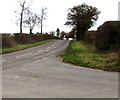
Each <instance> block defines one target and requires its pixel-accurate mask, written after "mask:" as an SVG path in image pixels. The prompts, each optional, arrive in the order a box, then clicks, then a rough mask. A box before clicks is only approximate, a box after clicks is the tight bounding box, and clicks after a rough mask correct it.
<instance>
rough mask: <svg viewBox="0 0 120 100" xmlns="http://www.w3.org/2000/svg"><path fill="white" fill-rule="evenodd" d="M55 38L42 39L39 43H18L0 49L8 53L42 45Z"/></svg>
mask: <svg viewBox="0 0 120 100" xmlns="http://www.w3.org/2000/svg"><path fill="white" fill-rule="evenodd" d="M54 40H55V39H51V40H45V41H40V42H37V43H33V44H17V45H16V46H15V47H12V48H4V49H0V52H2V53H3V54H4V53H8V52H14V51H19V50H23V49H26V48H30V47H34V46H38V45H42V44H45V43H48V42H51V41H54Z"/></svg>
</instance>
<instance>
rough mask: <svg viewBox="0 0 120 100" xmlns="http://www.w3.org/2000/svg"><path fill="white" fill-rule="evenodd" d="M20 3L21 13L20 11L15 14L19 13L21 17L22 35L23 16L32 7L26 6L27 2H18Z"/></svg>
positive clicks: (21, 0)
mask: <svg viewBox="0 0 120 100" xmlns="http://www.w3.org/2000/svg"><path fill="white" fill-rule="evenodd" d="M18 3H19V4H20V8H21V10H20V12H18V11H14V12H15V13H17V14H18V15H19V21H20V22H19V23H20V33H22V26H23V15H24V12H25V11H26V10H27V9H28V8H29V6H30V5H28V6H26V5H25V4H26V0H20V1H18Z"/></svg>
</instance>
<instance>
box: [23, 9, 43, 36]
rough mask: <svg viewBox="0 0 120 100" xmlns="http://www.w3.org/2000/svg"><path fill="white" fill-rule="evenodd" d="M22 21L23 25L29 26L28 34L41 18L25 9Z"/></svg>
mask: <svg viewBox="0 0 120 100" xmlns="http://www.w3.org/2000/svg"><path fill="white" fill-rule="evenodd" d="M23 23H24V27H26V28H29V30H30V34H32V30H33V29H34V28H35V27H36V26H38V25H39V24H40V23H41V19H40V16H39V15H37V14H36V13H33V12H32V11H31V10H27V11H26V13H25V19H24V21H23Z"/></svg>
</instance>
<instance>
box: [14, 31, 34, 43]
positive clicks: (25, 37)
mask: <svg viewBox="0 0 120 100" xmlns="http://www.w3.org/2000/svg"><path fill="white" fill-rule="evenodd" d="M14 40H15V41H16V43H18V44H28V43H35V41H34V40H33V39H32V38H31V35H30V34H18V33H15V34H14Z"/></svg>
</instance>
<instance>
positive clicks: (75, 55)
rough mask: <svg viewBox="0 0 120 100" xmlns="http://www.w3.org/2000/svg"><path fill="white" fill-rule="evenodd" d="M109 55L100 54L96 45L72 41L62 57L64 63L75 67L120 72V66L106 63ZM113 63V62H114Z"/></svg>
mask: <svg viewBox="0 0 120 100" xmlns="http://www.w3.org/2000/svg"><path fill="white" fill-rule="evenodd" d="M107 56H108V54H104V53H98V52H97V51H96V50H95V47H94V45H87V44H86V43H84V42H82V41H79V42H78V41H72V42H71V43H70V45H69V46H68V48H67V49H66V50H65V52H64V53H63V54H62V55H61V57H63V61H64V62H67V63H71V64H74V65H79V66H84V67H90V68H97V69H102V70H109V71H118V70H119V69H120V66H119V67H118V66H116V65H115V64H113V65H112V66H110V65H111V62H109V63H108V62H107V61H106V59H107V58H106V57H107ZM112 63H113V62H112Z"/></svg>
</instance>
